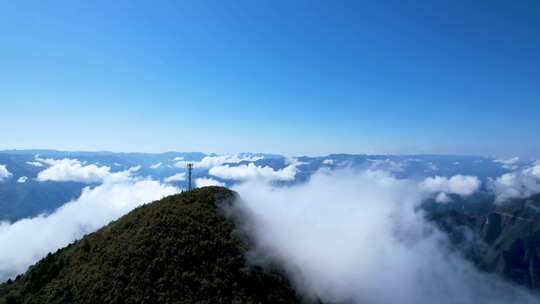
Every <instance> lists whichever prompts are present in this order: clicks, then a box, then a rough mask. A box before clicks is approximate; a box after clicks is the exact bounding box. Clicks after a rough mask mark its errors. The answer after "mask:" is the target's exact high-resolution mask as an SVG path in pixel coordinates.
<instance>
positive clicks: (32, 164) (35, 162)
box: [26, 161, 43, 167]
mask: <svg viewBox="0 0 540 304" xmlns="http://www.w3.org/2000/svg"><path fill="white" fill-rule="evenodd" d="M26 164H28V165H30V166H34V167H43V164H42V163H40V162H37V161H27V162H26Z"/></svg>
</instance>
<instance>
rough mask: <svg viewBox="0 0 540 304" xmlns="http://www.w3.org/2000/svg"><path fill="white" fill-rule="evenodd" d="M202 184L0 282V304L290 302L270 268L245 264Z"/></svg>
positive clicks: (226, 201) (217, 198) (220, 192)
mask: <svg viewBox="0 0 540 304" xmlns="http://www.w3.org/2000/svg"><path fill="white" fill-rule="evenodd" d="M235 196H236V194H235V193H234V192H232V191H230V190H228V189H226V188H221V187H205V188H201V189H196V190H193V191H190V192H185V193H181V194H177V195H173V196H169V197H166V198H163V199H162V200H160V201H156V202H153V203H150V204H146V205H144V206H142V207H139V208H137V209H135V210H133V211H132V212H130V213H129V214H127V215H125V216H123V217H122V218H120V219H119V220H117V221H114V222H112V223H110V224H109V225H107V226H105V227H103V228H102V229H100V230H98V231H97V232H95V233H92V234H89V235H87V236H85V237H84V238H83V239H81V240H79V241H77V242H74V243H72V244H70V245H69V246H67V247H65V248H63V249H60V250H58V251H57V252H56V253H54V254H49V255H48V256H47V257H45V258H44V259H42V260H41V261H40V262H38V263H37V264H35V265H34V266H32V267H30V268H29V269H28V271H27V272H26V273H25V274H24V275H20V276H18V277H17V278H16V279H15V280H14V281H11V280H10V281H8V282H6V283H4V284H2V285H0V303H297V302H298V298H297V296H296V294H295V292H294V291H293V290H292V288H291V287H290V286H289V284H288V282H287V281H286V279H284V277H282V276H281V275H280V274H279V273H278V272H276V271H269V270H263V269H261V268H257V267H251V266H249V265H248V264H247V261H246V259H245V255H244V253H245V251H246V250H247V246H248V244H249V241H248V240H247V238H246V237H245V236H243V235H242V234H240V233H237V232H235V227H234V223H233V221H232V220H231V219H229V218H227V217H225V216H223V215H222V212H220V208H219V207H220V206H222V205H230V204H233V203H234V199H235Z"/></svg>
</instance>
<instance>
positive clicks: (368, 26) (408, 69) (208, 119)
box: [0, 0, 540, 157]
mask: <svg viewBox="0 0 540 304" xmlns="http://www.w3.org/2000/svg"><path fill="white" fill-rule="evenodd" d="M0 115H1V117H0V148H56V149H68V150H113V151H166V150H179V151H185V150H189V151H192V150H200V151H203V152H212V151H214V152H237V151H260V152H276V153H287V154H307V155H316V154H324V153H330V152H348V153H445V154H455V153H457V154H483V155H499V156H509V155H521V156H524V157H540V136H539V131H540V1H537V0H530V1H507V0H493V1H487V0H485V1H470V0H463V1H453V0H448V1H431V0H429V1H428V0H426V1H401V0H400V1H369V2H368V1H330V0H328V1H262V0H259V1H254V0H246V1H223V0H219V1H218V0H216V1H199V0H194V1H71V0H70V1H23V0H21V1H8V0H6V1H4V0H0Z"/></svg>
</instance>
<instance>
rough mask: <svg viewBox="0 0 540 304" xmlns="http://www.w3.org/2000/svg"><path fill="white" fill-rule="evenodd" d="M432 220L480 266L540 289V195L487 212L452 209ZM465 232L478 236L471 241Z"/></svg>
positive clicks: (505, 204)
mask: <svg viewBox="0 0 540 304" xmlns="http://www.w3.org/2000/svg"><path fill="white" fill-rule="evenodd" d="M431 220H433V221H434V222H435V223H437V224H438V226H439V227H440V228H441V229H442V230H444V231H446V232H447V233H448V234H449V236H450V239H451V240H452V241H453V243H454V244H455V245H457V247H458V248H460V249H465V250H464V253H465V255H466V256H467V257H468V258H470V259H471V260H472V261H473V262H474V263H475V264H477V265H478V267H479V268H480V269H483V270H485V271H489V272H495V273H498V274H500V275H502V276H503V277H505V278H507V279H509V280H511V281H513V282H514V283H517V284H520V285H524V286H527V287H529V288H531V289H536V290H540V195H536V196H533V197H530V198H527V199H516V200H513V201H509V202H506V203H504V204H502V205H501V206H499V207H496V208H494V210H492V211H491V212H489V213H488V214H486V215H467V214H464V213H462V212H458V211H448V212H445V213H442V214H437V215H436V216H433V217H432V218H431ZM465 231H468V232H471V231H472V234H473V236H474V237H475V238H476V239H475V240H473V241H471V240H470V238H469V240H467V239H466V237H465V235H466V234H467V233H466V232H465Z"/></svg>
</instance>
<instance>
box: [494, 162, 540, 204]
mask: <svg viewBox="0 0 540 304" xmlns="http://www.w3.org/2000/svg"><path fill="white" fill-rule="evenodd" d="M489 188H490V189H491V190H492V191H493V192H494V193H495V195H496V202H497V203H500V202H503V201H506V200H508V199H512V198H525V197H528V196H531V195H533V194H536V193H540V164H536V163H535V165H533V166H531V167H527V168H525V169H522V170H518V171H514V172H511V173H506V174H503V175H501V176H499V177H498V178H496V179H495V180H490V182H489Z"/></svg>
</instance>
